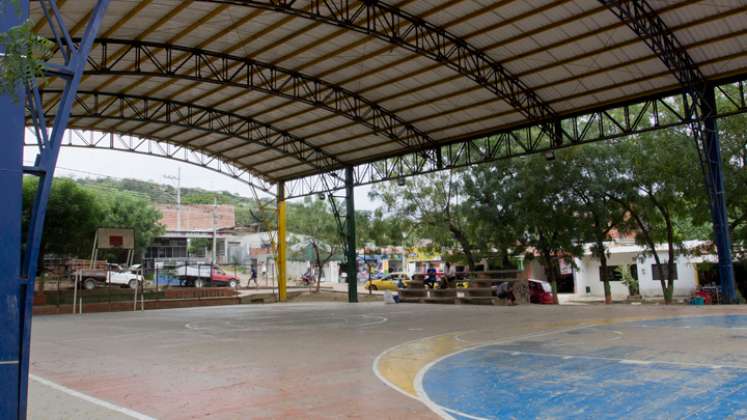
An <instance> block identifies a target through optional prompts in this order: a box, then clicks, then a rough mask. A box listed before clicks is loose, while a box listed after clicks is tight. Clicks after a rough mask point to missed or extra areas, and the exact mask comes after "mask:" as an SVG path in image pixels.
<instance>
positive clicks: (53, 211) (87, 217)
mask: <svg viewBox="0 0 747 420" xmlns="http://www.w3.org/2000/svg"><path fill="white" fill-rule="evenodd" d="M37 185H38V181H37V179H36V178H34V177H25V178H24V182H23V229H24V232H25V231H26V230H28V223H29V221H30V218H31V209H32V206H33V203H34V200H35V198H36V189H37ZM160 218H161V215H160V213H159V212H158V210H156V209H155V208H154V207H153V205H152V204H151V203H150V202H149V201H148V200H146V199H143V198H140V197H137V196H132V195H130V194H127V193H124V192H116V191H106V192H104V191H101V190H98V189H95V188H86V187H85V186H81V185H79V184H78V183H77V182H76V181H74V180H71V179H66V178H57V179H55V180H54V181H53V183H52V190H51V192H50V195H49V202H48V204H47V215H46V218H45V224H44V234H43V240H42V245H41V246H42V248H41V253H40V256H42V257H43V255H44V254H55V255H59V256H73V257H81V258H86V257H89V256H90V255H91V248H92V246H93V238H94V234H95V232H96V229H98V228H100V227H119V228H130V229H133V230H134V232H135V250H136V254H135V255H140V254H141V251H143V250H144V249H145V248H146V247H147V246H148V245H149V244H150V243H151V241H152V240H153V238H155V237H156V236H158V235H160V234H162V233H163V226H161V225H160V224H159V220H160Z"/></svg>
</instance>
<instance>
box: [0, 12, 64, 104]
mask: <svg viewBox="0 0 747 420" xmlns="http://www.w3.org/2000/svg"><path fill="white" fill-rule="evenodd" d="M3 13H16V14H20V13H21V6H20V4H19V1H18V0H0V14H3ZM31 25H32V23H31V21H30V20H29V19H27V20H26V21H25V22H22V23H20V24H19V25H16V26H13V27H11V28H8V30H7V31H5V32H0V49H2V51H3V52H2V54H0V95H11V96H13V97H15V96H16V95H17V93H18V90H19V89H22V88H24V87H25V85H26V84H27V83H29V82H31V81H32V80H33V79H35V78H41V77H44V63H45V62H46V61H47V60H48V59H49V58H50V55H51V48H52V45H53V44H52V42H50V41H49V40H47V39H46V38H44V37H42V36H39V35H37V34H35V33H34V32H33V31H32V29H31Z"/></svg>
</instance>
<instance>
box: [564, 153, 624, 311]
mask: <svg viewBox="0 0 747 420" xmlns="http://www.w3.org/2000/svg"><path fill="white" fill-rule="evenodd" d="M560 159H561V160H562V161H563V162H564V163H565V167H566V168H567V171H566V172H565V178H566V182H565V184H566V185H568V186H569V191H570V193H571V195H572V196H573V198H574V199H575V200H576V201H577V210H576V216H577V217H578V218H579V225H580V227H581V228H582V230H583V231H584V234H583V238H584V240H588V241H590V242H592V244H593V245H592V247H591V253H592V255H593V256H594V257H595V258H597V259H598V260H599V265H600V272H599V273H600V274H599V275H600V280H601V281H602V283H603V285H604V301H605V303H607V304H610V303H612V292H611V290H610V283H609V281H610V279H609V270H608V268H607V247H606V245H605V242H606V241H608V240H609V239H610V232H611V231H612V230H613V229H617V230H619V231H621V230H624V228H625V225H624V221H625V209H623V208H622V207H621V206H620V205H619V204H618V203H617V202H615V201H614V200H612V199H610V196H609V194H608V191H609V190H610V189H612V188H614V186H613V185H611V184H610V178H609V177H608V174H609V170H610V168H615V167H617V166H619V165H620V164H621V162H620V161H619V155H618V154H617V153H610V145H608V144H595V145H587V146H586V147H582V148H575V149H567V150H565V151H563V153H561V154H560Z"/></svg>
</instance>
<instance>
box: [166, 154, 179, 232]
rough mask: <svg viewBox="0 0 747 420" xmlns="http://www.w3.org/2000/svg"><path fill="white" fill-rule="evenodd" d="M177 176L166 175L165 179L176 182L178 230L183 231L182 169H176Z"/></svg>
mask: <svg viewBox="0 0 747 420" xmlns="http://www.w3.org/2000/svg"><path fill="white" fill-rule="evenodd" d="M176 171H177V172H176V176H173V175H164V176H163V177H164V178H166V179H169V180H172V181H176V230H177V231H181V230H182V168H181V167H179V168H176Z"/></svg>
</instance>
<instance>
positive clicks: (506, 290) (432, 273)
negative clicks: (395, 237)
mask: <svg viewBox="0 0 747 420" xmlns="http://www.w3.org/2000/svg"><path fill="white" fill-rule="evenodd" d="M456 282H457V272H456V267H455V266H454V265H452V264H451V263H449V262H447V263H446V272H445V273H444V275H442V276H441V279H440V280H439V278H438V271H436V269H435V268H433V267H430V268H429V269H428V270H426V272H425V280H424V281H423V283H424V284H425V286H426V287H430V288H431V289H435V288H436V286H437V285H438V288H439V289H448V288H450V287H452V288H453V287H456ZM496 295H497V297H498V298H499V299H505V300H507V301H508V302H509V303H510V304H512V305H513V304H515V303H516V296H515V295H514V290H513V282H510V281H505V282H503V283H501V284H499V285H498V287H497V288H496Z"/></svg>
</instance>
